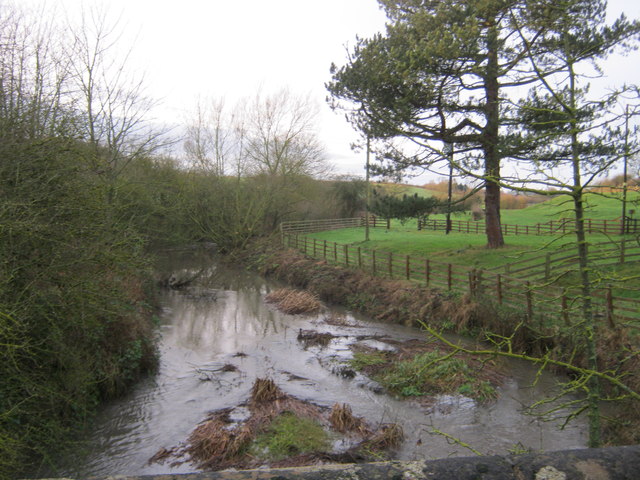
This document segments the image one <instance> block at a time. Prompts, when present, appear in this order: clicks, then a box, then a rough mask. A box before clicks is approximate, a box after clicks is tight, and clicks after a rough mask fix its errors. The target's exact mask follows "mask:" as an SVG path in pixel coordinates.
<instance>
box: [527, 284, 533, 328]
mask: <svg viewBox="0 0 640 480" xmlns="http://www.w3.org/2000/svg"><path fill="white" fill-rule="evenodd" d="M526 288H527V291H526V296H527V317H528V319H529V321H530V322H532V321H533V298H532V293H531V282H529V281H527V283H526Z"/></svg>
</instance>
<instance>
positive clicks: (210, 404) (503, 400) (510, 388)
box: [58, 256, 586, 477]
mask: <svg viewBox="0 0 640 480" xmlns="http://www.w3.org/2000/svg"><path fill="white" fill-rule="evenodd" d="M173 260H174V261H177V262H178V267H176V266H175V265H173V266H172V265H168V266H166V267H165V268H166V271H167V272H174V273H176V274H178V275H182V274H188V273H190V272H194V271H198V269H201V266H202V265H203V263H202V260H201V259H198V258H194V257H192V256H191V257H187V258H173ZM196 287H197V288H193V289H189V290H185V291H171V290H164V291H163V293H162V295H163V297H162V304H163V314H162V324H161V326H160V328H161V341H160V352H161V363H160V369H159V371H158V373H157V375H156V376H155V377H154V378H150V379H147V380H145V381H143V382H141V383H140V384H139V385H137V387H136V388H135V389H134V390H133V391H132V392H131V393H130V394H129V395H128V396H127V397H125V398H123V399H120V400H119V401H117V402H114V403H113V404H111V405H109V406H107V407H106V408H105V409H104V410H103V411H102V412H101V414H100V416H99V417H98V419H97V420H96V423H95V428H94V429H93V432H92V433H91V435H90V437H89V438H88V440H87V445H88V451H87V452H85V454H84V456H83V458H82V459H80V460H79V459H77V458H76V459H73V460H70V461H69V465H70V466H69V467H68V468H67V469H66V470H65V471H64V472H62V473H64V474H67V475H72V476H78V477H84V476H91V475H116V474H120V475H123V474H128V475H141V474H159V473H182V472H189V471H193V470H194V468H193V467H192V466H191V465H188V464H185V465H181V466H176V467H171V466H169V465H158V464H152V465H149V464H147V460H148V459H149V458H150V457H152V456H153V455H154V454H155V453H156V452H157V451H158V450H159V449H161V448H170V447H172V446H176V445H178V444H179V443H180V442H182V441H184V440H185V439H186V438H187V436H188V435H189V433H190V431H191V430H192V429H193V428H194V427H195V426H196V425H197V424H198V423H199V422H200V421H202V420H203V419H204V418H205V417H206V415H207V413H208V412H210V411H213V410H217V409H220V408H225V407H229V406H235V405H239V404H241V403H242V402H243V401H244V400H245V399H246V398H247V397H248V394H249V391H250V388H251V385H252V383H253V381H254V380H255V378H257V377H263V376H270V377H271V378H273V379H274V380H275V381H276V382H277V383H278V384H279V385H280V386H281V387H282V388H283V390H285V391H286V392H287V393H289V394H292V395H295V396H298V397H300V398H303V399H309V400H312V401H313V402H315V403H317V404H320V405H326V406H331V405H332V404H333V403H335V402H345V401H346V402H349V403H350V404H351V406H352V408H353V411H354V413H355V414H356V415H361V416H365V417H366V418H367V419H368V420H369V421H370V422H371V423H374V424H375V423H377V422H381V423H382V422H397V423H400V424H402V425H403V428H404V431H405V435H406V441H405V443H404V445H403V447H402V449H401V450H400V452H399V453H398V457H399V458H401V459H405V460H408V459H422V458H438V457H444V456H449V455H469V451H467V450H466V449H464V448H463V447H460V446H458V445H455V444H451V443H450V442H449V441H447V439H446V438H444V437H442V436H437V435H430V434H429V432H430V431H432V430H433V429H434V428H435V429H439V430H442V431H444V432H446V433H448V434H450V435H453V436H454V437H458V438H460V439H461V440H462V441H464V442H466V443H468V444H470V445H472V446H474V447H475V448H477V449H478V450H480V451H482V452H483V453H485V454H497V453H505V452H507V451H508V450H509V449H510V448H512V447H514V446H515V445H516V444H518V443H520V444H521V445H522V446H524V447H525V448H531V449H536V450H552V449H560V448H563V449H565V448H572V447H580V446H584V444H585V431H586V429H585V426H584V424H582V423H577V424H574V425H571V426H570V427H568V428H567V429H566V430H564V431H559V430H558V429H557V427H556V426H555V425H553V424H550V423H545V422H542V421H540V420H538V419H537V418H535V417H528V416H523V415H522V414H521V410H522V408H523V406H526V405H527V404H528V403H529V402H531V401H532V399H534V398H539V397H540V396H542V395H544V394H545V393H548V392H549V391H550V390H552V389H553V388H554V387H555V382H556V379H555V378H554V377H552V376H546V375H543V377H542V378H541V379H540V381H539V382H538V383H537V384H536V386H531V382H532V381H533V379H534V377H535V370H533V369H531V368H530V367H529V366H527V365H524V364H520V363H516V364H514V365H513V366H512V370H511V371H510V372H509V375H510V378H509V380H508V381H507V382H506V383H505V385H504V386H503V387H502V388H501V396H500V398H499V399H498V400H497V401H496V402H494V403H491V404H489V405H486V406H479V405H477V404H476V403H475V402H474V401H472V400H470V399H467V398H464V397H457V396H453V397H452V396H442V397H439V398H438V400H437V402H436V403H435V404H434V405H432V406H431V407H429V408H427V407H421V406H419V405H418V404H417V403H414V402H411V401H399V400H397V399H394V398H392V397H390V396H388V395H384V394H376V393H374V392H373V391H372V390H371V389H369V388H367V387H368V385H367V381H366V379H363V378H361V377H357V378H354V379H348V378H342V377H340V376H338V375H335V374H333V373H332V372H331V369H332V368H331V366H332V365H334V364H335V362H336V361H337V360H339V359H340V358H344V357H347V356H349V355H350V350H349V348H348V344H349V343H351V342H353V341H355V337H356V336H363V335H389V336H392V337H393V338H397V339H400V340H404V339H410V338H421V336H422V334H421V333H420V332H419V331H417V330H415V329H409V328H405V327H401V326H390V325H384V324H379V323H372V322H368V321H367V320H366V319H363V318H355V317H353V316H351V315H347V318H346V320H347V322H346V323H347V324H348V325H351V326H332V325H328V324H326V323H325V322H323V319H324V318H326V317H327V316H328V314H327V313H323V314H321V315H319V316H315V317H304V316H289V315H284V314H281V313H279V312H277V311H276V310H274V309H273V307H272V306H270V305H267V304H266V303H265V302H264V296H265V295H266V294H267V293H268V292H269V291H270V290H271V289H272V288H273V287H272V285H270V284H269V283H268V282H266V281H264V280H263V279H261V278H260V277H257V276H255V275H252V274H249V273H247V272H245V271H242V270H234V269H227V268H222V267H219V266H215V265H214V266H212V267H210V268H207V269H205V270H204V271H203V273H202V275H201V276H200V278H199V280H198V283H197V285H196ZM300 329H316V330H318V331H321V332H328V333H332V334H334V335H339V336H340V337H339V338H336V339H335V340H334V341H332V342H331V343H330V344H329V346H328V347H326V348H320V347H313V346H311V347H308V348H305V347H304V346H303V345H302V344H300V343H299V342H298V341H297V340H296V338H297V335H298V332H299V330H300ZM373 344H375V342H373ZM225 365H233V367H234V368H235V370H230V369H228V370H227V371H224V369H222V368H221V367H223V366H225ZM58 473H60V472H58Z"/></svg>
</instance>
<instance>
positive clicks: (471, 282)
mask: <svg viewBox="0 0 640 480" xmlns="http://www.w3.org/2000/svg"><path fill="white" fill-rule="evenodd" d="M475 274H476V270H475V269H474V268H472V269H471V270H469V295H471V296H472V297H475V295H476V293H475V290H476V289H475V285H474V283H475Z"/></svg>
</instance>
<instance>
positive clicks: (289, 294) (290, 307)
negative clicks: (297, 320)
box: [265, 288, 322, 315]
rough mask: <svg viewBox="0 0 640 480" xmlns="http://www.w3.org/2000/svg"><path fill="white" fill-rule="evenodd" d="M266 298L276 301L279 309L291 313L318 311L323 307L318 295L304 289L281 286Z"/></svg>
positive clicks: (271, 301) (272, 301)
mask: <svg viewBox="0 0 640 480" xmlns="http://www.w3.org/2000/svg"><path fill="white" fill-rule="evenodd" d="M265 300H266V301H267V302H268V303H274V304H275V305H276V307H277V308H278V310H280V311H281V312H284V313H287V314H289V315H297V314H300V313H316V312H319V311H320V309H321V308H322V303H320V300H318V297H317V296H316V295H314V294H312V293H309V292H306V291H303V290H293V289H290V288H280V289H278V290H274V291H273V292H271V293H269V294H268V295H267V296H266V297H265Z"/></svg>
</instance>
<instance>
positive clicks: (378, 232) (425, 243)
mask: <svg viewBox="0 0 640 480" xmlns="http://www.w3.org/2000/svg"><path fill="white" fill-rule="evenodd" d="M567 198H568V197H565V196H563V197H561V196H558V197H554V198H552V199H550V200H548V201H546V202H544V203H540V204H537V205H533V206H530V207H527V208H524V209H520V210H503V211H502V221H503V223H508V224H512V225H515V224H518V225H535V224H536V223H545V222H548V221H550V220H559V219H561V218H566V217H570V215H571V211H570V208H571V205H570V203H568V202H567ZM629 200H630V202H629V206H628V208H629V209H635V210H636V213H635V216H636V217H637V216H638V215H639V214H638V208H639V207H638V205H637V204H638V202H639V201H640V194H638V193H637V192H633V193H631V194H630V195H629ZM587 203H588V206H587V216H588V218H592V219H610V220H613V219H617V218H619V217H620V214H621V211H622V205H621V202H620V201H619V200H617V199H615V198H607V197H603V196H600V195H596V194H589V195H587ZM453 218H454V219H458V220H465V221H466V220H468V219H469V216H468V215H466V214H462V215H456V216H454V217H453ZM310 236H311V237H313V238H316V239H318V240H327V241H331V242H337V243H340V244H350V245H357V246H360V247H362V248H363V249H367V250H383V251H387V252H393V253H399V254H403V255H420V256H424V257H428V258H431V259H433V260H438V261H442V262H446V263H452V264H454V265H465V266H469V267H480V268H492V267H497V266H500V265H504V264H506V263H512V262H516V261H518V260H521V259H523V258H526V257H527V256H532V255H542V254H544V253H546V252H550V251H553V250H556V249H559V248H562V247H566V246H570V245H572V244H573V242H574V241H575V236H574V235H573V234H567V235H564V236H563V235H559V236H550V235H543V236H536V235H518V236H515V235H507V236H505V242H506V247H505V248H502V249H498V250H490V249H487V248H486V236H485V235H484V234H467V233H457V232H452V233H450V234H448V235H445V233H444V232H442V231H430V230H423V231H418V230H417V228H416V224H415V222H413V221H411V222H407V223H405V225H402V224H400V222H398V221H394V222H392V227H391V229H390V230H386V229H384V228H375V229H373V228H371V229H370V240H369V241H368V242H365V241H364V228H350V229H343V230H331V231H325V232H318V233H314V234H310ZM618 238H619V237H611V236H605V235H601V234H592V235H589V241H590V242H593V243H598V242H607V241H611V240H616V239H618Z"/></svg>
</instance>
